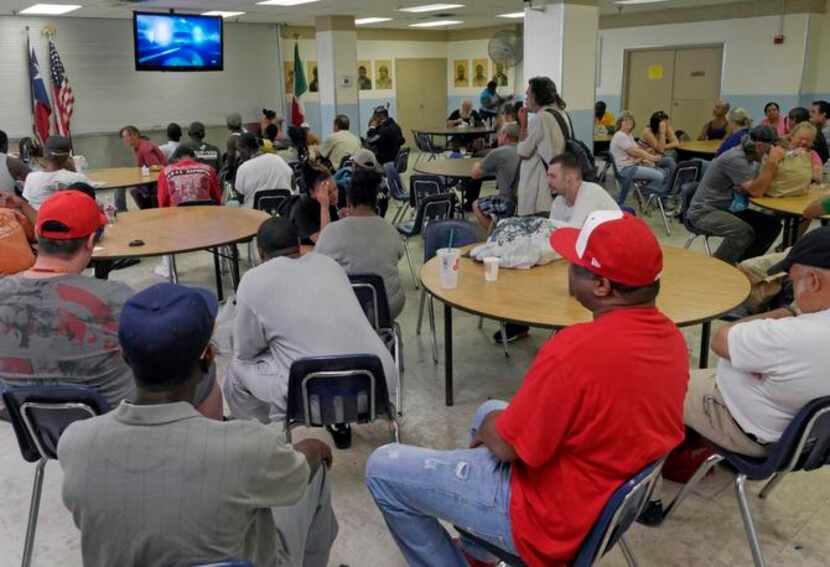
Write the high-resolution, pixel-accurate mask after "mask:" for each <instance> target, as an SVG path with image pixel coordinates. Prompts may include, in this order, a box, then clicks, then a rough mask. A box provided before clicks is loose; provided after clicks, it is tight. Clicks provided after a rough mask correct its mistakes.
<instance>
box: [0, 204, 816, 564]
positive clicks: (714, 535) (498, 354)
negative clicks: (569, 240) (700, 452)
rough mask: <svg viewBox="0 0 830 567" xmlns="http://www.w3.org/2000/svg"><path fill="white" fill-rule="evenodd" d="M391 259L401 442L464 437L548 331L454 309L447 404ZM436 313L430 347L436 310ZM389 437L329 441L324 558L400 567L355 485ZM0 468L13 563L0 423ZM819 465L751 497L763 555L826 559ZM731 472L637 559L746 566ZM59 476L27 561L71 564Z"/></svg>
mask: <svg viewBox="0 0 830 567" xmlns="http://www.w3.org/2000/svg"><path fill="white" fill-rule="evenodd" d="M487 190H491V188H486V189H485V191H487ZM646 220H647V221H648V222H649V223H650V225H651V226H652V227H653V229H654V230H655V233H656V234H657V235H658V236H659V237H660V239H661V241H663V242H665V243H669V244H674V245H682V244H683V243H684V242H685V239H686V232H685V230H684V229H683V228H682V227H681V226H679V225H678V224H677V223H675V224H674V233H673V235H672V237H670V238H667V237H666V236H665V233H664V231H663V229H662V226H661V224H660V221H659V218H658V216H657V214H654V215H652V216H651V217H650V218H647V219H646ZM420 246H421V245H420V241H415V242H413V243H412V252H413V257H414V258H419V257H422V254H423V252H422V248H421V247H420ZM701 246H702V244H701V242H700V241H698V242H696V243H695V247H696V248H697V249H700V248H701ZM155 265H156V260H153V259H149V260H145V261H143V262H142V263H141V264H140V265H139V266H137V267H135V268H131V269H129V270H125V271H121V272H115V273H114V274H113V279H116V280H121V281H125V282H127V283H128V284H130V285H131V286H132V287H133V288H135V289H142V288H144V287H147V286H149V285H151V284H153V283H156V282H159V281H161V280H160V279H159V278H158V277H156V276H154V275H153V273H152V270H153V267H155ZM178 266H179V272H180V276H181V280H182V282H183V283H189V284H198V285H204V286H206V287H209V288H211V289H212V288H213V279H212V277H213V276H212V262H211V259H210V256H209V255H208V254H207V253H193V254H187V255H183V256H182V257H180V258H179V260H178ZM400 269H401V273H402V275H403V280H404V285H405V287H406V290H407V305H406V309H405V311H404V313H403V314H402V315H401V318H400V319H399V322H400V324H401V327H402V329H403V333H404V341H405V345H406V350H405V356H406V400H407V407H406V415H405V417H404V418H403V421H402V434H403V440H404V442H407V443H412V444H417V445H423V446H429V447H436V448H454V447H458V446H462V445H466V442H467V440H466V437H467V428H468V426H469V425H468V424H469V421H470V419H471V418H472V415H473V413H474V411H475V409H476V407H477V406H478V404H480V403H481V402H483V401H485V400H487V399H488V398H500V399H510V397H511V395H512V394H513V393H514V392H515V391H516V390H517V389H518V388H519V386H520V385H521V380H522V376H523V374H524V372H525V370H526V369H527V367H528V365H529V364H530V362H531V361H532V359H533V357H534V355H535V353H536V351H537V349H538V348H539V347H540V346H541V345H542V344H543V343H544V341H545V340H546V339H547V336H548V333H547V332H543V331H533V332H532V335H531V338H530V339H528V340H524V341H520V342H518V343H515V344H513V345H511V346H510V358H505V356H504V354H503V353H502V350H501V348H500V347H496V346H494V345H493V344H492V343H491V342H490V335H492V333H493V332H494V331H495V330H496V328H497V326H496V325H495V324H494V323H492V322H490V323H485V326H484V330H483V331H480V330H479V329H478V328H477V323H478V320H477V318H475V317H473V316H470V315H465V314H462V313H457V314H456V315H455V317H454V323H455V332H456V335H455V379H456V405H455V406H454V407H452V408H447V407H445V406H444V397H443V393H444V392H443V370H444V369H443V360H440V361H439V364H438V365H435V364H433V362H432V355H431V346H430V335H429V328H428V326H425V327H424V332H423V333H422V334H421V335H420V336H417V335H416V334H415V323H416V320H417V315H418V314H417V309H418V298H419V296H418V294H419V292H418V291H416V290H415V287H414V283H413V282H412V279H411V277H410V275H409V271H408V269H407V267H406V264H405V261H404V262H402V263H401V266H400ZM229 285H230V284H229V282H228V287H229ZM436 311H437V316H438V321H437V324H438V328H439V348H440V347H441V346H442V341H441V337H440V329H442V325H441V319H440V317H441V311H442V310H440V309H437V310H436ZM684 334H685V336H686V338H687V341H688V344H689V347H690V349H691V352H692V355H691V356H690V361H689V362H690V364H693V365H695V366H696V365H697V350H698V345H699V336H700V332H699V328H691V329H686V330H684ZM442 358H443V357H442ZM304 435H314V436H317V437H319V438H321V439H323V440H328V439H327V435H326V434H324V433H321V432H320V431H304V430H298V432H297V435H296V438H298V439H299V438H301V437H303V436H304ZM390 439H391V433H390V432H389V430H388V429H387V426H386V425H385V424H383V423H377V424H373V425H370V426H363V427H357V428H356V429H355V433H354V444H353V447H352V448H351V449H350V450H348V451H337V450H335V463H334V468H333V472H332V478H333V481H334V488H335V491H334V494H335V496H334V499H335V503H334V505H335V509H336V511H337V514H338V519H339V521H340V535H339V537H338V539H337V542H336V543H335V546H334V550H333V553H332V561H331V563H332V565H340V564H347V565H349V566H351V567H363V566H384V567H386V566H388V567H396V566H403V565H405V563H404V561H403V559H402V558H401V556H400V554H399V553H398V550H397V548H396V547H395V544H394V542H393V541H392V538H391V537H390V536H389V534H388V532H387V530H386V527H385V525H384V523H383V520H382V518H381V516H380V514H379V512H378V511H377V509H376V508H375V506H374V504H373V503H372V500H371V498H370V496H369V494H368V492H367V491H366V489H365V487H364V484H363V476H364V467H365V463H366V459H367V458H368V456H369V453H370V452H371V451H372V450H373V449H374V448H376V447H378V446H379V445H381V444H383V443H386V442H388V441H390ZM0 471H2V473H0V478H2V480H1V481H0V503H2V505H0V550H2V551H3V552H2V553H0V567H11V566H13V565H18V564H19V562H20V553H21V550H22V542H23V535H24V533H25V529H26V517H27V514H28V507H29V496H30V491H31V482H32V476H33V473H34V467H33V466H32V465H30V464H28V463H25V462H24V461H23V460H22V459H21V457H20V454H19V451H18V448H17V444H16V442H15V439H14V435H13V433H12V430H11V427H10V426H9V425H8V424H6V423H0ZM829 475H830V472H828V471H819V472H814V473H798V474H794V475H792V477H790V478H788V479H787V480H785V481H784V482H783V483H782V484H781V485H780V487H779V488H778V489H777V491H776V492H774V493H773V494H772V496H771V497H770V498H769V499H768V500H767V501H761V500H759V499H757V498H754V497H752V498H751V506H752V508H753V512H754V514H755V518H756V522H757V525H758V528H759V532H760V538H761V543H762V547H763V549H764V553H765V554H766V560H767V564H768V565H776V566H779V565H786V566H791V565H792V566H795V565H802V566H816V567H817V566H821V565H827V564H828V563H830V560H828V559H827V557H828V556H830V538H828V537H827V534H828V530H830V518H828V516H827V515H826V514H825V513H824V510H826V509H827V506H828V504H830V488H828V487H826V486H825V485H824V484H823V482H825V481H827V480H828V479H829V478H830V476H829ZM732 478H733V477H732V475H731V474H730V473H728V472H726V471H724V470H718V471H717V472H716V473H715V474H713V475H711V476H710V477H709V478H707V479H706V480H705V481H704V482H703V483H702V485H701V487H700V488H699V490H698V491H697V492H695V493H694V494H693V495H692V496H691V497H690V498H689V499H688V500H687V501H686V503H684V505H683V507H682V508H681V509H680V510H678V512H677V514H676V515H675V516H674V517H673V518H672V519H671V520H670V521H669V522H668V523H667V524H665V525H664V526H662V527H660V528H656V529H655V528H645V527H642V526H639V525H635V526H634V527H633V528H632V529H631V531H630V534H629V536H628V537H629V542H630V543H631V547H632V549H633V550H634V552H635V554H636V555H637V557H638V559H639V561H640V565H642V566H644V567H648V566H655V567H656V566H667V565H672V566H719V567H720V566H723V567H727V566H728V567H737V566H740V565H751V564H752V561H751V556H750V553H749V548H748V546H747V543H746V540H745V536H744V531H743V526H742V524H741V521H740V516H739V513H738V509H737V505H736V501H735V497H734V490H733V488H732V484H731V482H732ZM60 485H61V471H60V467H59V466H58V465H57V464H56V463H50V464H49V466H48V467H47V471H46V481H45V485H44V494H43V501H42V505H41V511H40V521H39V526H38V534H37V540H36V544H35V558H34V565H37V566H54V565H62V566H67V567H73V566H80V565H81V556H80V538H79V533H78V531H77V530H76V528H75V526H74V524H73V522H72V518H71V517H70V515H69V513H68V512H67V511H66V509H65V508H64V507H63V504H62V502H61V495H60ZM664 490H665V492H667V493H670V494H673V493H674V491H675V490H677V486H676V485H673V484H672V483H666V485H665V489H664ZM758 490H760V486H757V485H754V484H750V492H751V493H753V494H754V493H757V491H758ZM600 564H601V565H604V566H609V567H610V566H617V565H619V566H622V565H625V561H624V559H623V557H622V554H621V553H620V552H619V551H618V550H613V551H612V552H611V553H610V554H609V555H608V556H607V557H606V558H604V559H603V560H602V561H601V563H600ZM439 567H440V566H439Z"/></svg>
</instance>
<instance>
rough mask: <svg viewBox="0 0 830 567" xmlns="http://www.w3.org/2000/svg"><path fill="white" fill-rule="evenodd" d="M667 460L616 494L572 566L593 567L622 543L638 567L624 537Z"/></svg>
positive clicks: (514, 562) (508, 558) (512, 560)
mask: <svg viewBox="0 0 830 567" xmlns="http://www.w3.org/2000/svg"><path fill="white" fill-rule="evenodd" d="M665 460H666V458H665V457H663V458H662V459H660V460H659V461H656V462H654V463H651V464H650V465H648V466H647V467H646V468H644V469H643V470H642V471H640V472H639V473H637V475H636V476H634V477H633V478H631V479H630V480H627V481H626V482H624V483H623V484H622V485H621V486H620V487H619V488H618V489H617V490H616V491H614V494H612V495H611V498H609V499H608V502H607V503H606V504H605V508H603V510H602V513H601V514H600V516H599V518H598V519H597V521H596V523H594V526H593V527H592V528H591V531H590V532H588V535H587V536H586V537H585V539H584V540H583V541H582V545H581V546H580V548H579V552H578V553H577V555H576V558H575V559H574V560H573V562H572V563H571V564H570V565H571V567H591V566H592V565H594V564H596V562H597V561H599V560H600V559H601V558H602V557H603V556H604V555H605V554H606V553H608V552H609V551H610V550H611V549H612V548H613V547H614V545H615V544H617V543H618V542H619V544H620V549H621V550H622V552H623V555H624V556H625V560H626V562H627V563H628V565H629V567H637V560H636V558H635V557H634V554H633V553H632V551H631V548H629V547H628V544H627V543H626V541H625V537H624V534H625V532H626V530H628V528H630V527H631V524H633V523H634V521H635V520H636V519H637V518H638V517H639V516H640V514H641V513H642V511H643V509H644V508H645V507H646V505H647V504H648V502H649V499H650V498H651V494H652V492H654V487H655V486H656V485H657V481H658V479H659V478H660V471H661V470H662V468H663V463H664V462H665ZM455 529H456V530H457V531H458V532H459V533H460V534H461V536H462V537H463V538H465V539H470V540H472V541H474V542H475V543H476V544H478V545H479V546H481V547H483V548H484V549H486V550H487V551H489V552H490V553H492V554H493V555H495V556H496V557H498V558H499V559H501V560H502V561H504V562H505V563H506V564H507V565H509V566H511V567H524V566H525V565H526V564H525V563H524V561H522V559H521V558H520V557H517V556H515V555H513V554H511V553H508V552H506V551H504V550H503V549H500V548H498V547H496V546H495V545H493V544H491V543H489V542H487V541H484V540H482V539H479V538H477V537H475V536H473V535H471V534H469V533H467V532H465V531H464V530H462V529H459V528H458V527H456V528H455Z"/></svg>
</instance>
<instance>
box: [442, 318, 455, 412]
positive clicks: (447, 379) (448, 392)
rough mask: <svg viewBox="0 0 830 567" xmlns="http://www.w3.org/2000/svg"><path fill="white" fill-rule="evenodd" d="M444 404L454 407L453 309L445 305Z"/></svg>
mask: <svg viewBox="0 0 830 567" xmlns="http://www.w3.org/2000/svg"><path fill="white" fill-rule="evenodd" d="M444 390H445V392H444V404H445V405H447V406H451V405H453V395H452V390H453V387H452V307H450V304H449V303H444Z"/></svg>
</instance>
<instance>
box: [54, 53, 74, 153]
mask: <svg viewBox="0 0 830 567" xmlns="http://www.w3.org/2000/svg"><path fill="white" fill-rule="evenodd" d="M49 72H50V74H51V76H52V100H53V102H54V103H55V110H56V111H57V112H56V114H55V123H56V125H57V128H58V134H60V135H61V136H64V137H65V138H70V137H71V136H72V134H71V133H70V131H69V123H70V122H71V120H72V107H73V106H74V104H75V95H73V94H72V87H70V86H69V77H67V76H66V69H65V68H64V67H63V62H62V61H61V56H60V55H58V50H57V49H56V48H55V43H54V42H53V41H52V40H49Z"/></svg>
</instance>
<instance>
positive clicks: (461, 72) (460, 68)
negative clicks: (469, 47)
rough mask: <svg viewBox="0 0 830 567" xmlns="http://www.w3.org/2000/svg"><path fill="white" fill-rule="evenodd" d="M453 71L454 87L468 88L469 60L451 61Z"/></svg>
mask: <svg viewBox="0 0 830 567" xmlns="http://www.w3.org/2000/svg"><path fill="white" fill-rule="evenodd" d="M452 67H453V69H455V74H454V77H455V80H454V83H455V86H456V87H469V86H470V60H469V59H456V60H455V61H453V64H452Z"/></svg>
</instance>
